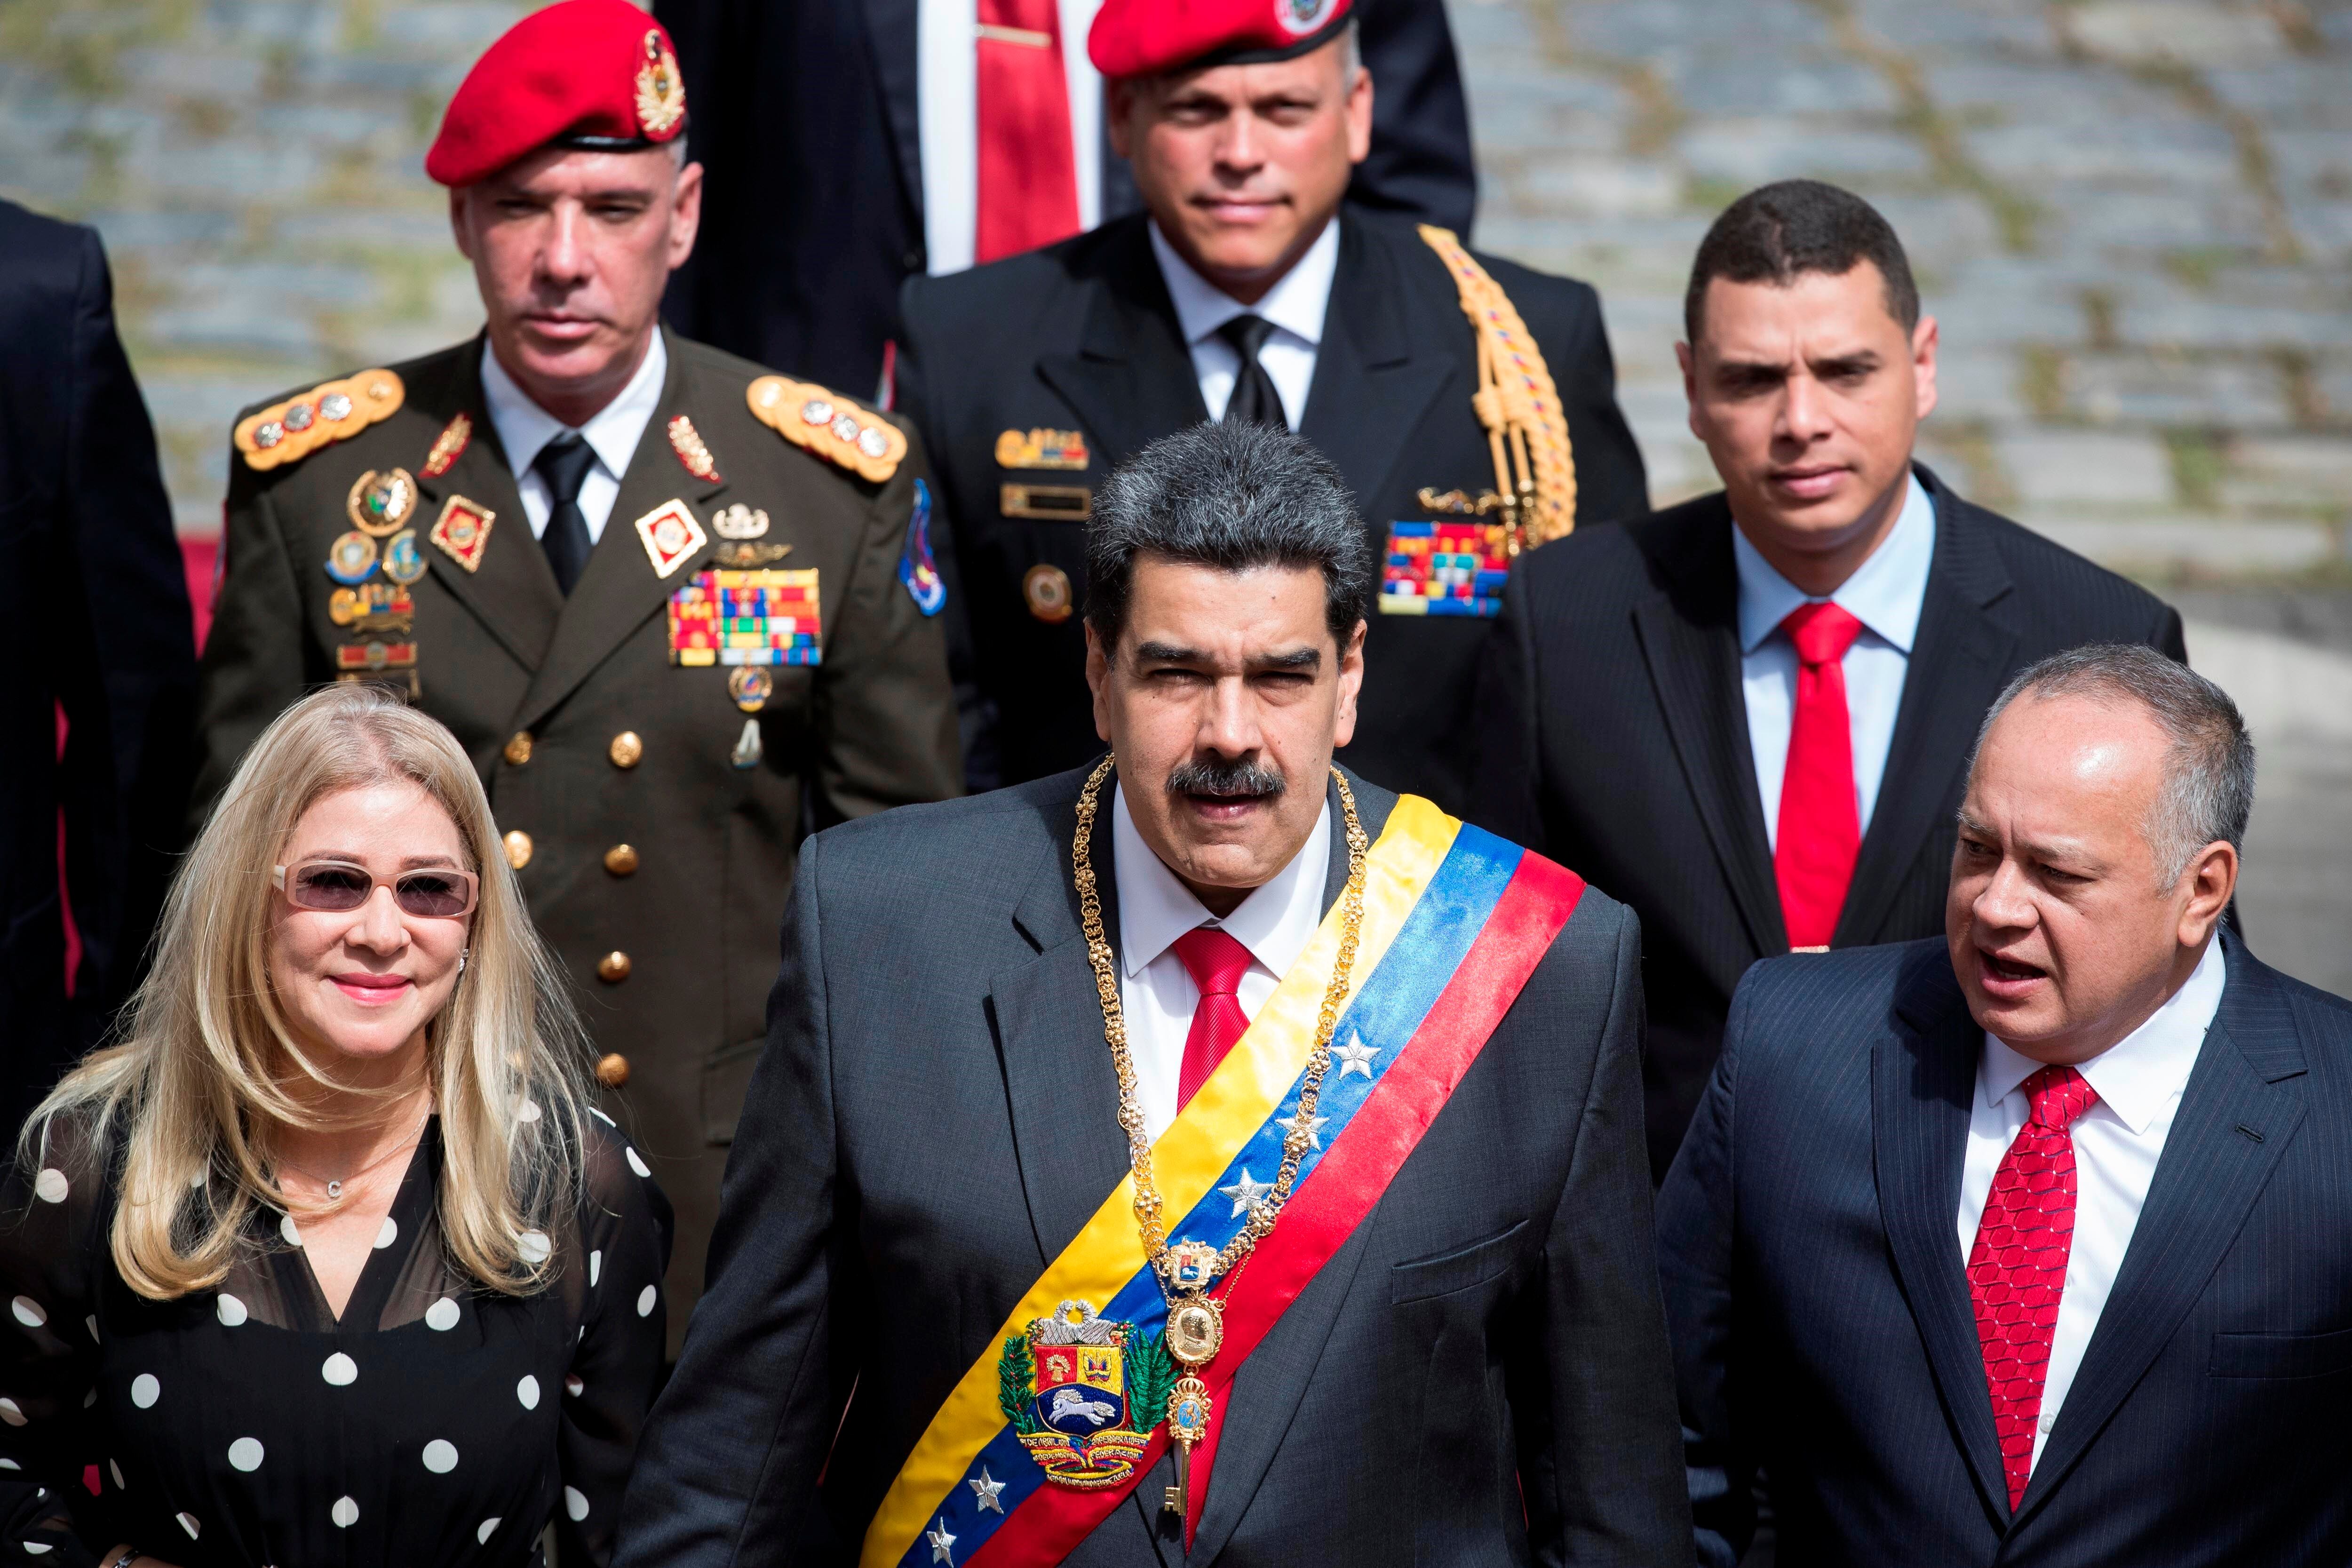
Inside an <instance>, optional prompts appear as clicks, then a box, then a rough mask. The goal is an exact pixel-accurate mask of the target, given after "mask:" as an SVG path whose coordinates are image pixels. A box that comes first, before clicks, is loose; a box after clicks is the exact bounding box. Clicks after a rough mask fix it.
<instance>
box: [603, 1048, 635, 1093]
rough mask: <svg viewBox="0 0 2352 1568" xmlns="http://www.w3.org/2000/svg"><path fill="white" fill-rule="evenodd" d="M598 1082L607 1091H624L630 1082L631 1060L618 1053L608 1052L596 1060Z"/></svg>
mask: <svg viewBox="0 0 2352 1568" xmlns="http://www.w3.org/2000/svg"><path fill="white" fill-rule="evenodd" d="M596 1081H597V1082H598V1083H601V1084H603V1085H604V1087H605V1088H606V1089H623V1088H625V1087H627V1085H628V1081H629V1058H626V1057H625V1056H623V1055H622V1054H621V1053H620V1052H618V1051H607V1052H605V1053H604V1055H603V1056H601V1057H598V1058H596Z"/></svg>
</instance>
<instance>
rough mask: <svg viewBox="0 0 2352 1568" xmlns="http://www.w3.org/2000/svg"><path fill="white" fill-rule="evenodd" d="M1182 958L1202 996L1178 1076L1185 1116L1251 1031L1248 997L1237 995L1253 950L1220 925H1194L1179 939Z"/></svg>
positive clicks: (1179, 1102) (1179, 1103)
mask: <svg viewBox="0 0 2352 1568" xmlns="http://www.w3.org/2000/svg"><path fill="white" fill-rule="evenodd" d="M1176 956H1177V958H1178V959H1179V960H1181V962H1182V963H1183V965H1184V973H1187V974H1189V975H1191V976H1192V984H1193V985H1194V986H1196V987H1197V988H1198V989H1199V991H1200V993H1201V1000H1200V1001H1199V1002H1197V1003H1196V1004H1194V1005H1193V1007H1192V1029H1191V1031H1190V1032H1189V1033H1187V1034H1186V1035H1185V1037H1184V1065H1183V1066H1182V1067H1181V1068H1178V1069H1177V1073H1176V1109H1177V1110H1178V1111H1179V1112H1180V1113H1181V1111H1182V1110H1183V1109H1184V1108H1185V1107H1186V1106H1187V1105H1190V1104H1191V1103H1192V1096H1193V1095H1194V1094H1196V1093H1198V1092H1199V1090H1200V1088H1201V1086H1202V1084H1204V1083H1206V1082H1208V1081H1209V1075H1210V1074H1211V1073H1213V1072H1214V1071H1216V1070H1217V1064H1218V1063H1219V1062H1221V1061H1223V1060H1224V1059H1225V1053H1226V1052H1227V1051H1230V1050H1232V1049H1233V1048H1234V1041H1235V1040H1238V1039H1240V1038H1241V1037H1242V1031H1243V1030H1244V1029H1246V1028H1248V1027H1249V1018H1248V1016H1246V1015H1245V1014H1244V1013H1243V1012H1242V999H1241V998H1240V997H1239V996H1238V995H1236V994H1234V993H1235V992H1236V991H1237V990H1238V989H1239V987H1240V985H1241V983H1242V976H1243V975H1244V974H1246V973H1249V966H1250V951H1249V949H1248V948H1245V947H1244V946H1243V945H1242V944H1241V943H1240V942H1235V941H1234V939H1233V938H1232V937H1230V936H1227V935H1226V934H1225V933H1224V932H1223V931H1220V930H1218V929H1217V928H1216V927H1215V926H1194V927H1193V928H1192V930H1191V931H1186V932H1185V933H1184V934H1183V935H1182V936H1180V937H1178V938H1177V939H1176Z"/></svg>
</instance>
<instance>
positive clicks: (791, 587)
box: [667, 568, 824, 712]
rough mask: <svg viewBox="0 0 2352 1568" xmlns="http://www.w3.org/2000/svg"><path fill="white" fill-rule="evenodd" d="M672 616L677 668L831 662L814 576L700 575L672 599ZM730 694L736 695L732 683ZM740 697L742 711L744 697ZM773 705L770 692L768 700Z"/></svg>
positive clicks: (671, 642)
mask: <svg viewBox="0 0 2352 1568" xmlns="http://www.w3.org/2000/svg"><path fill="white" fill-rule="evenodd" d="M667 615H668V621H669V661H670V663H672V664H675V665H683V666H705V665H727V666H730V667H731V666H736V665H770V664H803V665H815V664H822V663H823V662H824V648H823V647H821V646H820V645H819V639H820V638H821V637H822V636H823V626H822V624H821V622H820V620H819V616H818V594H817V574H816V572H815V570H814V568H812V569H811V570H808V571H805V572H697V573H696V574H694V575H693V576H692V577H690V578H688V580H687V584H686V586H684V587H683V588H680V589H678V590H677V592H676V593H674V594H672V595H670V596H669V607H668V611H667ZM747 689H748V688H747ZM771 689H772V688H771ZM729 690H730V692H733V691H734V687H733V683H732V682H730V685H729ZM735 695H736V701H737V703H738V705H739V706H740V704H741V703H742V700H743V697H742V694H741V693H736V694H735ZM765 700H767V699H766V693H765V692H762V693H761V701H763V702H764V701H765ZM744 711H746V712H751V711H753V710H751V709H749V708H746V709H745V710H744Z"/></svg>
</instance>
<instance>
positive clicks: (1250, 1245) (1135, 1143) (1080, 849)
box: [1005, 757, 1370, 1519]
mask: <svg viewBox="0 0 2352 1568" xmlns="http://www.w3.org/2000/svg"><path fill="white" fill-rule="evenodd" d="M1114 761H1115V759H1113V758H1110V757H1105V758H1104V759H1103V760H1102V762H1101V763H1100V764H1098V765H1097V767H1096V769H1095V771H1094V772H1093V773H1091V774H1090V775H1088V777H1087V783H1086V787H1085V788H1084V789H1082V790H1080V791H1079V792H1078V824H1077V832H1076V835H1075V837H1074V841H1073V843H1072V846H1071V850H1070V861H1071V877H1072V879H1073V881H1075V882H1076V887H1077V893H1078V919H1079V924H1080V926H1081V928H1082V929H1083V930H1084V931H1085V932H1086V937H1087V961H1088V962H1089V963H1091V964H1092V965H1093V966H1094V972H1095V991H1096V994H1097V995H1098V996H1099V997H1100V998H1101V1000H1102V1009H1103V1040H1104V1042H1105V1043H1106V1044H1108V1046H1109V1047H1110V1059H1111V1067H1112V1068H1113V1070H1115V1071H1116V1072H1117V1073H1118V1124H1119V1126H1120V1128H1121V1129H1123V1130H1124V1131H1126V1133H1127V1149H1128V1162H1129V1164H1130V1165H1131V1166H1132V1167H1133V1169H1134V1173H1135V1221H1136V1228H1137V1230H1138V1232H1139V1234H1140V1235H1141V1237H1142V1238H1143V1253H1144V1256H1145V1257H1146V1258H1150V1260H1151V1268H1152V1272H1153V1274H1154V1275H1155V1276H1156V1277H1157V1278H1158V1279H1159V1280H1160V1291H1161V1293H1162V1294H1163V1295H1165V1296H1166V1297H1167V1299H1168V1327H1167V1330H1166V1331H1165V1332H1164V1333H1163V1334H1162V1336H1161V1340H1160V1344H1161V1346H1162V1347H1163V1349H1162V1359H1163V1361H1164V1362H1165V1363H1172V1364H1171V1367H1170V1370H1171V1371H1177V1372H1181V1375H1179V1376H1177V1377H1176V1378H1175V1379H1174V1380H1173V1382H1172V1383H1171V1384H1168V1385H1166V1387H1165V1388H1164V1389H1162V1390H1159V1391H1157V1392H1160V1394H1161V1395H1162V1399H1161V1403H1160V1410H1159V1411H1157V1412H1154V1411H1152V1410H1150V1409H1149V1408H1148V1407H1147V1406H1146V1405H1145V1403H1144V1401H1143V1398H1142V1392H1143V1391H1142V1390H1140V1389H1139V1390H1137V1391H1136V1392H1135V1393H1134V1396H1133V1397H1132V1398H1130V1399H1129V1400H1128V1401H1127V1402H1126V1408H1127V1411H1128V1412H1129V1414H1127V1415H1126V1416H1125V1419H1128V1420H1130V1421H1133V1422H1134V1423H1136V1430H1138V1431H1139V1432H1141V1433H1143V1434H1144V1435H1145V1436H1150V1431H1151V1428H1152V1426H1155V1425H1157V1424H1158V1422H1159V1420H1160V1417H1161V1415H1164V1416H1165V1418H1166V1420H1167V1422H1168V1439H1169V1447H1170V1448H1171V1451H1172V1453H1173V1454H1174V1456H1175V1460H1176V1478H1175V1484H1174V1485H1172V1486H1171V1487H1170V1488H1169V1489H1167V1492H1166V1493H1165V1495H1164V1497H1163V1499H1162V1501H1161V1506H1162V1507H1163V1508H1165V1509H1166V1510H1168V1511H1169V1512H1171V1513H1173V1514H1175V1515H1176V1516H1177V1517H1178V1518H1180V1519H1181V1518H1182V1517H1183V1514H1184V1511H1185V1509H1186V1507H1187V1506H1188V1504H1187V1500H1188V1499H1189V1498H1190V1496H1191V1493H1192V1449H1193V1447H1194V1446H1195V1445H1197V1444H1198V1443H1200V1442H1201V1440H1202V1438H1204V1437H1206V1436H1208V1432H1209V1417H1210V1415H1211V1414H1212V1411H1213V1400H1212V1399H1211V1397H1210V1394H1209V1385H1208V1384H1207V1383H1206V1382H1204V1381H1203V1380H1202V1377H1201V1372H1202V1368H1204V1367H1206V1366H1207V1365H1208V1364H1209V1363H1211V1362H1213V1361H1214V1360H1215V1359H1216V1356H1217V1352H1219V1351H1220V1350H1223V1348H1224V1342H1225V1303H1224V1300H1223V1298H1221V1297H1217V1296H1213V1295H1211V1294H1210V1293H1209V1292H1210V1291H1211V1290H1212V1289H1214V1288H1215V1287H1216V1286H1217V1285H1218V1284H1219V1283H1220V1282H1221V1281H1222V1282H1223V1284H1224V1286H1225V1289H1226V1293H1227V1294H1228V1295H1230V1294H1231V1293H1232V1289H1233V1282H1234V1280H1235V1279H1238V1278H1240V1275H1241V1268H1242V1265H1243V1264H1244V1263H1245V1262H1247V1261H1248V1259H1249V1256H1250V1254H1251V1252H1252V1251H1254V1250H1255V1248H1256V1247H1257V1244H1258V1243H1259V1241H1261V1240H1262V1239H1264V1238H1265V1237H1266V1235H1267V1234H1269V1233H1270V1232H1271V1231H1272V1230H1273V1229H1274V1226H1275V1222H1276V1219H1278V1218H1279V1217H1280V1216H1281V1214H1282V1208H1283V1205H1285V1204H1286V1203H1287V1202H1289V1200H1290V1189H1291V1187H1292V1185H1293V1184H1295V1183H1296V1182H1297V1179H1298V1164H1299V1161H1300V1160H1301V1159H1302V1158H1303V1157H1304V1156H1305V1155H1306V1153H1307V1150H1308V1149H1309V1148H1310V1147H1320V1145H1319V1144H1317V1143H1316V1142H1315V1141H1314V1140H1315V1128H1316V1125H1317V1118H1316V1115H1315V1105H1316V1100H1317V1098H1318V1096H1319V1095H1320V1094H1321V1093H1322V1089H1323V1079H1324V1078H1325V1076H1326V1075H1327V1074H1328V1072H1329V1071H1330V1069H1331V1034H1332V1031H1333V1030H1334V1029H1336V1028H1337V1027H1338V1026H1339V1006H1340V1004H1341V1003H1342V1002H1344V1001H1346V1000H1347V996H1348V982H1349V974H1350V973H1353V971H1354V969H1355V963H1356V942H1357V938H1358V935H1359V933H1360V931H1361V930H1362V928H1363V923H1364V851H1365V849H1366V848H1367V847H1369V845H1370V840H1369V839H1368V838H1367V837H1365V834H1364V825H1363V824H1362V823H1361V822H1360V821H1358V820H1357V817H1356V797H1355V794H1354V792H1353V791H1351V790H1350V789H1349V787H1348V779H1347V775H1346V774H1344V773H1341V772H1340V771H1339V769H1338V768H1337V767H1336V766H1335V767H1334V768H1332V770H1331V777H1332V779H1333V781H1334V782H1335V783H1336V784H1338V786H1339V811H1340V815H1341V816H1343V817H1344V818H1345V819H1346V821H1347V831H1348V886H1347V889H1346V890H1345V891H1344V892H1343V893H1342V894H1341V895H1340V900H1339V922H1340V923H1339V954H1338V957H1337V959H1336V961H1335V962H1334V963H1333V964H1332V968H1331V980H1330V983H1329V984H1328V985H1326V986H1325V987H1324V990H1323V1005H1322V1009H1321V1011H1320V1013H1319V1014H1318V1016H1317V1017H1316V1021H1315V1047H1314V1049H1313V1051H1312V1052H1311V1053H1310V1054H1309V1055H1308V1057H1307V1071H1306V1074H1305V1076H1304V1077H1303V1079H1301V1081H1300V1085H1299V1091H1298V1109H1297V1113H1296V1114H1295V1115H1293V1116H1291V1117H1289V1118H1287V1119H1286V1120H1285V1121H1283V1122H1281V1123H1280V1125H1282V1126H1283V1127H1285V1128H1286V1129H1287V1130H1288V1131H1287V1135H1286V1137H1285V1138H1284V1140H1283V1145H1282V1165H1281V1168H1280V1169H1279V1170H1278V1171H1276V1173H1275V1178H1274V1181H1273V1182H1272V1183H1271V1184H1268V1185H1266V1186H1265V1187H1264V1188H1262V1189H1256V1195H1254V1196H1253V1197H1252V1198H1251V1200H1250V1202H1249V1210H1248V1212H1249V1217H1248V1218H1247V1219H1246V1220H1244V1222H1243V1224H1242V1228H1241V1230H1240V1232H1239V1233H1238V1234H1237V1235H1235V1236H1234V1238H1233V1240H1231V1241H1229V1242H1227V1243H1226V1244H1225V1245H1224V1247H1223V1248H1218V1247H1211V1246H1210V1245H1209V1244H1208V1243H1206V1242H1202V1241H1179V1242H1176V1243H1173V1244H1172V1245H1171V1243H1170V1242H1169V1240H1168V1235H1167V1232H1166V1231H1165V1230H1164V1229H1163V1228H1162V1227H1161V1225H1160V1211H1161V1209H1162V1207H1163V1205H1162V1202H1161V1199H1160V1188H1159V1184H1157V1183H1156V1182H1155V1181H1154V1180H1153V1179H1152V1173H1151V1139H1150V1134H1149V1133H1148V1132H1147V1131H1146V1130H1145V1127H1144V1121H1143V1106H1142V1101H1141V1100H1140V1099H1139V1097H1138V1095H1137V1093H1136V1087H1135V1061H1134V1058H1133V1056H1132V1054H1131V1053H1130V1052H1129V1049H1128V1044H1127V1019H1126V1016H1125V1014H1124V1012H1123V1011H1122V1009H1121V1008H1120V1006H1119V998H1118V972H1117V969H1116V967H1115V964H1114V962H1113V958H1112V954H1111V947H1110V941H1109V939H1108V937H1107V936H1106V935H1105V934H1104V931H1103V921H1102V898H1101V894H1100V892H1099V891H1098V889H1097V887H1096V885H1095V872H1094V855H1093V849H1094V827H1095V811H1096V807H1097V801H1098V800H1099V798H1100V795H1101V792H1102V784H1103V780H1104V779H1106V778H1108V776H1109V775H1110V771H1111V767H1112V763H1113V762H1114ZM1057 1315H1059V1314H1057ZM1121 1326H1122V1327H1124V1326H1125V1325H1121ZM1033 1329H1034V1325H1033ZM1006 1354H1007V1357H1008V1358H1010V1357H1011V1356H1012V1354H1013V1347H1012V1344H1011V1343H1010V1342H1008V1344H1007V1346H1006ZM1005 1375H1006V1376H1007V1377H1008V1378H1009V1377H1010V1376H1011V1373H1006V1374H1005ZM1008 1387H1009V1384H1008ZM1005 1397H1006V1399H1007V1401H1008V1403H1007V1405H1006V1410H1007V1413H1008V1415H1009V1414H1010V1413H1011V1410H1012V1409H1013V1405H1012V1404H1011V1403H1009V1401H1010V1399H1011V1394H1009V1393H1008V1394H1006V1395H1005ZM1022 1440H1023V1442H1024V1444H1025V1443H1027V1442H1028V1438H1027V1437H1026V1436H1024V1437H1023V1439H1022ZM1032 1452H1035V1449H1034V1447H1033V1448H1032ZM1039 1462H1040V1463H1041V1464H1042V1463H1044V1461H1043V1460H1042V1459H1041V1460H1040V1461H1039ZM1130 1468H1131V1467H1130ZM1046 1479H1048V1480H1056V1481H1060V1482H1061V1484H1063V1485H1066V1486H1069V1485H1083V1484H1088V1483H1086V1482H1080V1481H1073V1480H1064V1479H1062V1478H1060V1477H1057V1476H1055V1474H1054V1471H1053V1469H1052V1468H1050V1467H1049V1468H1047V1470H1046ZM1091 1484H1094V1485H1108V1484H1109V1483H1108V1482H1093V1483H1091Z"/></svg>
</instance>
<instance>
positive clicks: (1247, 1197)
mask: <svg viewBox="0 0 2352 1568" xmlns="http://www.w3.org/2000/svg"><path fill="white" fill-rule="evenodd" d="M1217 1191H1218V1192H1219V1193H1221V1194H1223V1195H1224V1196H1226V1197H1229V1198H1231V1199H1233V1200H1234V1213H1233V1217H1234V1218H1235V1219H1239V1218H1241V1217H1242V1215H1245V1214H1247V1213H1249V1211H1250V1205H1252V1204H1255V1203H1256V1202H1257V1201H1258V1200H1259V1199H1260V1198H1262V1197H1264V1196H1265V1194H1268V1193H1270V1192H1272V1191H1274V1184H1273V1183H1272V1182H1261V1181H1258V1180H1256V1179H1255V1177H1253V1176H1252V1175H1251V1174H1250V1173H1249V1167H1248V1166H1247V1165H1244V1166H1243V1167H1242V1179H1241V1180H1240V1181H1238V1182H1235V1183H1234V1184H1233V1185H1232V1186H1230V1187H1219V1188H1218V1189H1217Z"/></svg>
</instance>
